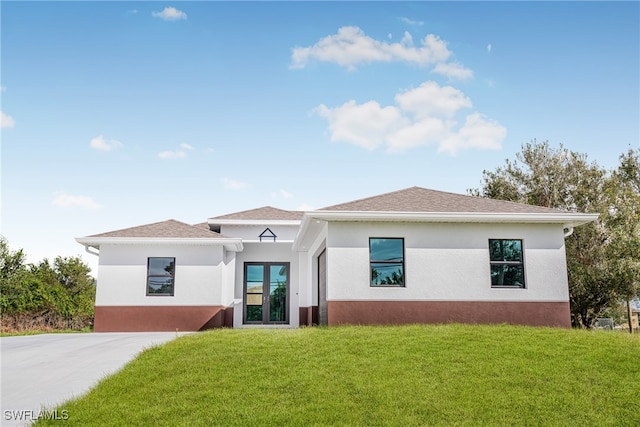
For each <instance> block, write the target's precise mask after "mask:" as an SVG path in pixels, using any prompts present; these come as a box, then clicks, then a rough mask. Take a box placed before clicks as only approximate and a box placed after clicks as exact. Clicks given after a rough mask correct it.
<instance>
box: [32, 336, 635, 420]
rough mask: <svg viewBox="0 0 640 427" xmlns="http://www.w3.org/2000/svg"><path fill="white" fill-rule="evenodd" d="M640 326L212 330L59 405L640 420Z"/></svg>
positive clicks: (121, 412) (80, 410) (332, 415)
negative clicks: (635, 332)
mask: <svg viewBox="0 0 640 427" xmlns="http://www.w3.org/2000/svg"><path fill="white" fill-rule="evenodd" d="M639 387H640V337H638V336H630V335H624V334H611V333H606V332H601V331H600V332H590V331H578V330H560V329H551V328H528V327H515V326H506V325H502V326H464V325H437V326H433V325H432V326H417V325H416V326H398V327H333V328H302V329H294V330H231V329H223V330H214V331H209V332H204V333H200V334H196V335H189V336H185V337H181V338H178V339H176V340H174V341H172V342H170V343H168V344H166V345H163V346H160V347H153V348H150V349H147V350H145V351H144V352H143V353H142V354H141V355H140V356H139V357H138V358H137V359H135V360H134V361H132V362H131V363H130V364H129V365H127V366H126V367H125V368H124V369H123V370H121V371H120V372H118V373H116V374H115V375H113V376H110V377H108V378H106V379H104V380H103V381H102V382H101V383H100V384H99V385H98V386H97V387H95V388H94V389H93V390H91V391H90V392H89V393H88V394H87V395H85V396H84V397H82V398H79V399H77V400H74V401H70V402H67V403H65V404H63V405H61V406H60V407H59V409H66V410H67V411H68V414H69V419H68V420H66V421H41V422H38V423H37V424H36V425H37V426H41V425H52V424H57V423H65V424H68V425H78V426H102V425H110V426H138V425H157V426H159V425H167V426H180V425H185V426H187V425H188V426H209V425H225V426H226V425H300V426H307V425H332V426H333V425H349V426H352V425H367V426H387V425H400V426H417V425H443V426H451V425H474V426H475V425H491V426H494V425H500V426H511V425H527V426H529V425H531V426H538V425H543V426H546V425H553V426H555V425H598V426H606V425H610V426H623V425H630V426H632V425H639V424H640V412H639V411H638V410H637V408H638V391H639Z"/></svg>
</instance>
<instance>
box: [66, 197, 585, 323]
mask: <svg viewBox="0 0 640 427" xmlns="http://www.w3.org/2000/svg"><path fill="white" fill-rule="evenodd" d="M596 218H597V215H595V214H580V213H569V212H563V211H558V210H554V209H548V208H543V207H538V206H530V205H524V204H518V203H512V202H505V201H499V200H492V199H485V198H479V197H472V196H466V195H459V194H452V193H446V192H441V191H434V190H429V189H425V188H421V187H412V188H407V189H404V190H399V191H394V192H391V193H386V194H382V195H378V196H373V197H369V198H365V199H360V200H355V201H351V202H347V203H343V204H338V205H335V206H329V207H326V208H322V209H318V210H313V211H308V212H298V211H287V210H281V209H276V208H273V207H262V208H258V209H253V210H248V211H243V212H237V213H232V214H229V215H223V216H218V217H214V218H209V219H208V220H207V222H205V223H201V224H195V225H190V224H185V223H182V222H179V221H176V220H168V221H164V222H159V223H154V224H148V225H141V226H137V227H132V228H127V229H123V230H117V231H111V232H107V233H102V234H96V235H93V236H88V237H82V238H77V239H76V240H77V241H78V242H79V243H81V244H82V245H84V246H85V247H86V250H87V251H88V252H90V253H93V254H95V255H98V256H99V266H98V281H97V292H96V307H95V325H94V329H95V331H167V330H176V329H179V330H183V331H184V330H201V329H207V328H214V327H222V326H227V327H234V328H250V327H298V326H302V325H312V324H320V325H340V324H403V323H446V322H462V323H503V322H506V323H513V324H523V325H545V326H556V327H570V313H569V291H568V284H567V269H566V257H565V237H566V236H568V235H569V234H570V233H571V232H572V231H573V227H576V226H580V225H582V224H585V223H588V222H591V221H594V220H595V219H596Z"/></svg>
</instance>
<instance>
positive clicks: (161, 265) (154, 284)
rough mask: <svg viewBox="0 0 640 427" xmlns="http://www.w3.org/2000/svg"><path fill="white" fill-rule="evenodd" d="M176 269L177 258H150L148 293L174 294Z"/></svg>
mask: <svg viewBox="0 0 640 427" xmlns="http://www.w3.org/2000/svg"><path fill="white" fill-rule="evenodd" d="M175 269H176V259H175V258H164V257H151V258H149V259H148V261H147V295H167V296H173V282H174V279H175Z"/></svg>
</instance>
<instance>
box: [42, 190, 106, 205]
mask: <svg viewBox="0 0 640 427" xmlns="http://www.w3.org/2000/svg"><path fill="white" fill-rule="evenodd" d="M53 195H54V197H53V202H52V204H53V205H55V206H58V207H61V208H73V207H78V208H83V209H99V208H101V207H102V206H101V205H99V204H98V203H96V202H95V201H94V200H93V199H92V198H91V197H89V196H81V195H73V194H67V193H65V192H63V191H59V192H56V193H53Z"/></svg>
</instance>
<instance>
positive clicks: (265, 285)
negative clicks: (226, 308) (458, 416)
mask: <svg viewBox="0 0 640 427" xmlns="http://www.w3.org/2000/svg"><path fill="white" fill-rule="evenodd" d="M243 311H244V313H243V314H244V315H243V321H244V323H245V324H252V323H254V324H278V323H281V324H287V323H289V263H288V262H246V263H245V264H244V310H243Z"/></svg>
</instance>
